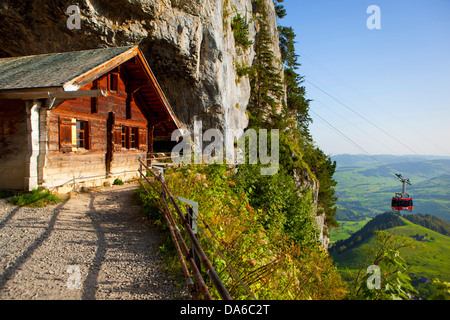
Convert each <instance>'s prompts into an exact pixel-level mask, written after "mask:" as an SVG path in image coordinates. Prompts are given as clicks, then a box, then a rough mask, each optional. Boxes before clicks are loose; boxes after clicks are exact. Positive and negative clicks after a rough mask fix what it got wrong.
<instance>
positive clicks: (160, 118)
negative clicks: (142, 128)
mask: <svg viewBox="0 0 450 320" xmlns="http://www.w3.org/2000/svg"><path fill="white" fill-rule="evenodd" d="M119 65H122V66H124V67H125V68H126V69H127V70H128V72H129V74H130V76H131V77H132V78H133V80H135V82H138V85H139V87H138V88H139V95H140V96H141V97H142V98H143V100H144V101H145V103H144V105H145V108H146V109H147V112H148V113H149V114H151V115H152V120H154V121H156V123H160V125H159V127H164V128H165V129H166V132H172V131H173V130H175V129H177V128H180V127H181V124H180V122H179V121H178V119H177V117H176V116H175V114H174V112H173V110H172V108H171V106H170V104H169V102H168V100H167V98H166V96H165V95H164V92H163V91H162V90H161V87H160V86H159V83H158V81H157V80H156V78H155V76H154V74H153V72H152V70H151V69H150V66H149V65H148V63H147V61H146V59H145V57H144V56H143V54H142V52H141V51H140V49H139V47H138V46H127V47H113V48H103V49H94V50H85V51H75V52H65V53H50V54H41V55H33V56H24V57H11V58H2V59H0V98H2V96H3V97H4V96H5V95H7V92H11V91H12V92H17V91H20V92H23V91H26V92H31V90H35V89H42V90H41V91H43V92H47V89H48V90H49V91H50V88H53V89H52V90H55V88H56V89H57V90H63V91H72V92H73V91H77V90H79V89H80V88H81V87H83V86H84V85H86V84H88V83H89V82H91V81H93V80H95V79H96V78H98V77H99V76H102V75H103V74H105V73H107V72H109V71H110V70H113V69H114V68H116V67H117V66H119ZM135 89H137V88H135ZM33 92H34V91H33ZM167 120H169V122H167Z"/></svg>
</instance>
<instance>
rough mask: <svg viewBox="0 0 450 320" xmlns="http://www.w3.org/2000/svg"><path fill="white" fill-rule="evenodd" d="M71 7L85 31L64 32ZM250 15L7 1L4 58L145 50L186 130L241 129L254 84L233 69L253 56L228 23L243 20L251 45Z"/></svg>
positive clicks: (244, 2)
mask: <svg viewBox="0 0 450 320" xmlns="http://www.w3.org/2000/svg"><path fill="white" fill-rule="evenodd" d="M266 2H267V5H268V6H267V7H268V8H270V11H271V12H270V14H269V17H270V19H272V21H271V23H270V25H271V26H272V33H273V37H274V48H273V49H274V52H275V54H276V55H277V54H279V48H278V38H277V34H276V26H277V24H276V16H275V11H274V8H273V7H274V6H273V1H272V0H266ZM70 5H77V6H78V7H79V8H80V12H81V25H80V26H81V28H80V29H69V28H68V27H67V24H66V22H67V19H68V18H69V16H70V14H72V12H69V13H67V12H66V11H67V8H68V7H69V6H70ZM252 12H253V8H252V1H251V0H79V1H73V0H72V1H64V0H57V1H55V0H34V1H29V0H2V1H1V2H0V57H1V56H18V55H28V54H40V53H48V52H58V51H59V52H64V51H73V50H84V49H93V48H99V47H106V46H124V45H135V44H140V47H141V49H142V50H143V52H144V54H145V56H146V58H147V60H148V62H149V64H150V66H151V67H152V70H153V71H154V73H155V74H156V76H157V79H158V81H159V82H160V85H161V86H162V88H163V89H164V92H165V93H166V95H167V97H168V99H169V101H170V103H171V105H172V107H173V109H174V111H175V112H176V114H177V116H178V117H179V119H180V121H181V122H182V123H183V124H184V125H186V126H187V127H189V126H190V125H191V124H192V123H193V121H194V120H202V121H203V128H205V129H208V128H219V129H222V130H225V129H228V128H238V129H243V128H245V127H246V126H247V123H248V117H247V116H246V113H245V111H246V107H247V104H248V100H249V96H250V84H249V81H248V79H247V78H245V77H244V78H241V79H238V78H237V75H236V63H239V64H241V65H243V64H246V65H251V64H252V61H253V59H254V55H255V54H254V51H253V50H252V48H249V49H248V50H245V51H244V50H242V49H241V48H238V47H237V46H236V44H235V40H234V36H233V31H232V29H231V23H230V22H231V19H232V18H233V17H234V16H236V15H237V14H240V15H241V16H243V17H244V18H246V20H247V21H248V24H249V27H250V30H249V31H250V35H249V38H250V40H254V36H255V34H256V29H255V24H254V22H252V20H251V18H252Z"/></svg>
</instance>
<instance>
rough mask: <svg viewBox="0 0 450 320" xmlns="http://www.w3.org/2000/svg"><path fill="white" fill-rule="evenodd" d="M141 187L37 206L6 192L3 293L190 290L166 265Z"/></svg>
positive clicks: (1, 231)
mask: <svg viewBox="0 0 450 320" xmlns="http://www.w3.org/2000/svg"><path fill="white" fill-rule="evenodd" d="M135 189H136V185H133V184H131V185H124V186H120V187H119V186H113V187H111V188H103V189H101V190H99V191H92V192H88V193H79V194H72V195H71V196H70V198H69V199H68V200H66V201H65V202H63V203H61V204H59V205H54V206H49V207H46V208H33V209H32V208H25V207H17V206H13V205H11V204H9V203H8V202H7V200H5V199H0V299H4V300H5V299H9V300H12V299H17V300H29V299H39V300H65V299H71V300H94V299H97V300H116V299H122V300H161V299H182V298H186V297H187V291H186V290H184V288H180V287H179V286H177V285H176V284H175V283H174V282H173V281H172V280H171V278H170V276H168V275H167V274H165V273H164V272H163V271H162V269H161V265H162V260H161V257H160V255H159V243H160V240H161V235H160V234H159V233H158V230H156V229H154V228H152V227H151V226H150V225H149V223H148V222H147V221H146V220H145V219H144V218H143V217H142V215H141V214H140V213H139V207H137V206H136V205H134V204H133V202H132V199H131V196H132V193H133V191H134V190H135Z"/></svg>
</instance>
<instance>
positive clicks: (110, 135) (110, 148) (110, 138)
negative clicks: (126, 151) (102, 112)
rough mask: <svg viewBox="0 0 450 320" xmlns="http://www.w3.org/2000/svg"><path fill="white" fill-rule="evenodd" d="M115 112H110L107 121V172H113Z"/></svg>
mask: <svg viewBox="0 0 450 320" xmlns="http://www.w3.org/2000/svg"><path fill="white" fill-rule="evenodd" d="M115 118H116V117H115V115H114V112H109V113H108V120H107V121H106V174H107V175H109V174H111V163H112V160H113V155H114V124H115V122H116V119H115Z"/></svg>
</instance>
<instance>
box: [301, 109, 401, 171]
mask: <svg viewBox="0 0 450 320" xmlns="http://www.w3.org/2000/svg"><path fill="white" fill-rule="evenodd" d="M310 112H311V113H313V114H314V115H315V116H316V117H317V118H319V119H320V120H321V121H323V122H324V123H325V124H326V125H328V126H329V127H330V128H331V129H333V130H334V131H336V132H337V133H338V134H340V135H341V136H342V137H343V138H344V139H346V140H347V141H348V142H350V143H351V144H352V145H354V146H355V147H357V148H358V149H359V150H361V151H362V152H364V153H365V154H366V155H367V156H368V157H370V158H371V159H372V160H374V161H375V162H377V163H378V164H380V165H381V166H383V167H385V168H386V169H387V170H388V171H389V172H390V173H392V174H393V175H394V176H395V175H396V173H395V172H394V171H393V170H392V169H391V168H390V167H389V166H387V165H386V164H384V163H382V162H381V161H379V160H378V159H377V158H375V157H374V156H373V155H372V154H370V153H369V152H368V151H366V150H365V149H364V148H363V147H361V146H360V145H359V144H357V143H356V142H355V141H353V140H352V139H350V138H349V137H347V135H345V134H344V133H343V132H342V131H341V130H339V129H338V128H336V127H335V126H333V125H332V124H331V123H330V122H328V121H327V120H325V119H324V118H323V117H321V116H320V115H319V114H317V113H316V112H314V111H312V110H310Z"/></svg>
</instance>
